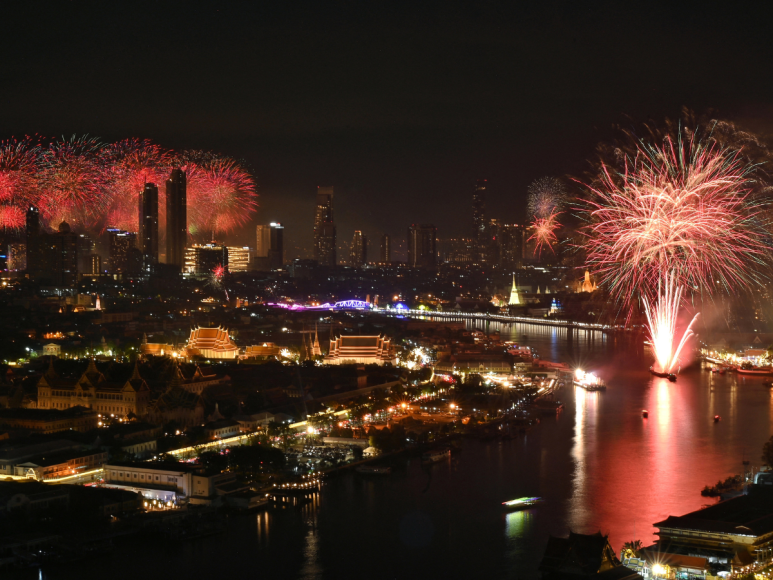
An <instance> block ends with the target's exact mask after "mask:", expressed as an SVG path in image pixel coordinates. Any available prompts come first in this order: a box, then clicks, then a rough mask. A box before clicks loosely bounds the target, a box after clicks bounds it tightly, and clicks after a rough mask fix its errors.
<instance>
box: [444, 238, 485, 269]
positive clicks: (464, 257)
mask: <svg viewBox="0 0 773 580" xmlns="http://www.w3.org/2000/svg"><path fill="white" fill-rule="evenodd" d="M441 248H442V251H441V255H442V258H443V259H444V260H445V261H446V262H449V263H452V264H472V263H474V262H475V260H476V259H477V257H478V254H477V245H476V243H475V242H474V241H473V240H472V238H451V239H449V240H442V241H441Z"/></svg>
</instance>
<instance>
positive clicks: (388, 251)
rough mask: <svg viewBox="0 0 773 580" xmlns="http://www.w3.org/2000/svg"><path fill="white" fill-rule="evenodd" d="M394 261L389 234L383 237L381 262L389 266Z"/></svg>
mask: <svg viewBox="0 0 773 580" xmlns="http://www.w3.org/2000/svg"><path fill="white" fill-rule="evenodd" d="M391 261H392V246H391V245H390V243H389V234H384V235H383V236H381V253H380V254H379V262H381V263H382V264H389V263H390V262H391Z"/></svg>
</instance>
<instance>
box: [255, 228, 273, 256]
mask: <svg viewBox="0 0 773 580" xmlns="http://www.w3.org/2000/svg"><path fill="white" fill-rule="evenodd" d="M256 229H257V231H256V232H255V233H256V238H257V243H256V244H255V257H256V258H268V251H269V250H270V249H271V226H269V225H263V224H261V225H259V226H258V227H257V228H256Z"/></svg>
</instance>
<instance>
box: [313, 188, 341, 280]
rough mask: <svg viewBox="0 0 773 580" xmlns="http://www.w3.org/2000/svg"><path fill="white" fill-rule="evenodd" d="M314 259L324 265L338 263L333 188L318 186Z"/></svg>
mask: <svg viewBox="0 0 773 580" xmlns="http://www.w3.org/2000/svg"><path fill="white" fill-rule="evenodd" d="M314 259H315V260H316V261H317V262H318V263H319V264H321V265H324V266H335V265H336V227H335V222H334V221H333V188H332V187H318V188H317V208H316V212H315V214H314Z"/></svg>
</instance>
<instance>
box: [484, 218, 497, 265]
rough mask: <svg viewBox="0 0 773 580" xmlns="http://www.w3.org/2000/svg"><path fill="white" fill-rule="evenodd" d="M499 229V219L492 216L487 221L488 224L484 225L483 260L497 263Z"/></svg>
mask: <svg viewBox="0 0 773 580" xmlns="http://www.w3.org/2000/svg"><path fill="white" fill-rule="evenodd" d="M499 229H500V223H499V220H497V219H494V218H492V219H490V220H489V221H488V224H487V225H486V246H485V248H484V251H485V261H486V262H487V263H488V264H498V263H499V253H500V247H499V242H500V240H499Z"/></svg>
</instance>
